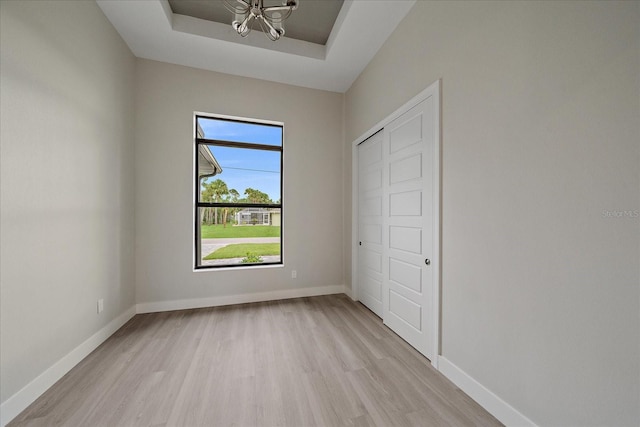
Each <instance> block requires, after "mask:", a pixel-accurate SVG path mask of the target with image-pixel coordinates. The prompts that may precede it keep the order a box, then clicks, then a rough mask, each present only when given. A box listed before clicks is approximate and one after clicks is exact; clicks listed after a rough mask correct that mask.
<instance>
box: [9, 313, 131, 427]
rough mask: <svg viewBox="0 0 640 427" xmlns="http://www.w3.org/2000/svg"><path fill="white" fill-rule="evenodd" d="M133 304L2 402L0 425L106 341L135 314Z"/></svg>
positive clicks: (14, 415)
mask: <svg viewBox="0 0 640 427" xmlns="http://www.w3.org/2000/svg"><path fill="white" fill-rule="evenodd" d="M135 314H136V312H135V306H132V307H131V308H129V309H128V310H127V311H125V312H124V313H122V314H121V315H120V316H118V317H116V318H115V319H113V320H112V321H111V322H109V323H108V324H107V325H106V326H105V327H103V328H102V329H100V330H99V331H98V332H96V333H95V334H93V335H92V336H91V337H89V338H88V339H87V340H86V341H84V342H83V343H82V344H80V345H79V346H77V347H76V348H74V349H73V350H71V352H69V353H68V354H67V355H66V356H64V357H63V358H62V359H60V360H58V361H57V362H56V363H55V364H54V365H53V366H51V367H50V368H48V369H47V370H46V371H44V372H43V373H41V374H40V375H38V376H37V377H36V378H35V379H34V380H33V381H31V382H30V383H29V384H27V385H26V386H24V387H23V388H22V389H21V390H20V391H18V392H17V393H16V394H14V395H13V396H11V397H10V398H8V399H7V400H6V401H4V402H2V405H0V425H1V426H2V427H4V426H5V425H7V424H8V423H9V422H10V421H11V420H12V419H14V418H15V417H16V416H17V415H18V414H19V413H20V412H22V411H24V410H25V409H26V408H27V406H29V405H31V404H32V403H33V402H34V401H35V400H36V399H37V398H38V397H40V396H41V395H42V393H44V392H45V391H47V389H48V388H49V387H51V386H52V385H54V384H55V383H56V381H58V380H59V379H60V378H62V377H63V376H64V375H65V374H66V373H67V372H69V371H70V370H71V369H72V368H73V367H74V366H76V365H77V364H78V363H79V362H80V361H81V360H82V359H84V358H85V357H87V356H88V355H89V354H90V353H91V352H92V351H93V350H95V349H96V348H97V347H98V346H99V345H100V344H102V343H103V342H104V341H106V339H107V338H109V337H110V336H111V335H113V334H114V333H115V332H116V331H117V330H118V329H120V328H121V327H122V326H123V325H124V324H125V323H127V322H128V321H129V319H131V318H132V317H133V316H135Z"/></svg>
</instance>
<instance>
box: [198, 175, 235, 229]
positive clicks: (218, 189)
mask: <svg viewBox="0 0 640 427" xmlns="http://www.w3.org/2000/svg"><path fill="white" fill-rule="evenodd" d="M203 187H204V190H203V191H202V195H201V198H202V201H203V202H209V203H211V202H214V203H220V202H221V201H222V198H223V197H224V196H226V195H227V194H229V189H228V188H227V184H226V183H225V182H224V181H223V180H221V179H216V180H215V181H212V182H207V183H205V184H204V185H203ZM236 193H237V191H236ZM205 216H209V217H208V218H207V219H206V220H205V222H206V223H207V224H211V218H210V212H209V213H208V215H207V214H205ZM213 223H214V224H217V223H218V208H214V209H213Z"/></svg>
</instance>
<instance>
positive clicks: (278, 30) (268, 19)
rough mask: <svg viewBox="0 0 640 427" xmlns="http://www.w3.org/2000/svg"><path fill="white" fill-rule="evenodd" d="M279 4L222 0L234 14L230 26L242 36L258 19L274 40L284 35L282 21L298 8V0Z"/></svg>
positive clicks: (263, 29)
mask: <svg viewBox="0 0 640 427" xmlns="http://www.w3.org/2000/svg"><path fill="white" fill-rule="evenodd" d="M283 1H284V3H283V4H282V5H280V6H268V7H265V6H264V3H263V0H224V5H225V6H226V7H227V9H229V11H230V12H231V13H233V14H234V19H233V22H232V23H231V26H232V27H233V29H234V30H236V32H237V33H238V34H240V35H241V36H242V37H246V36H247V35H248V34H249V33H250V32H251V29H252V24H253V22H254V21H258V23H259V24H260V28H261V29H262V31H263V32H264V33H265V34H266V35H267V37H269V39H271V40H273V41H276V40H278V39H279V38H280V37H281V36H282V35H284V25H283V24H284V21H285V20H286V19H287V18H288V17H289V16H291V12H293V11H294V10H296V9H297V8H298V0H283Z"/></svg>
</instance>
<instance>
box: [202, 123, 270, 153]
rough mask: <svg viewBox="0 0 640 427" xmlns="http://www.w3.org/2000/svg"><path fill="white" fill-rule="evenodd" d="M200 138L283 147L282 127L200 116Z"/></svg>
mask: <svg viewBox="0 0 640 427" xmlns="http://www.w3.org/2000/svg"><path fill="white" fill-rule="evenodd" d="M198 138H204V139H215V140H219V141H232V142H247V143H252V144H264V145H275V146H278V147H282V127H280V126H271V125H261V124H256V123H245V122H234V121H230V120H220V119H212V118H206V117H198Z"/></svg>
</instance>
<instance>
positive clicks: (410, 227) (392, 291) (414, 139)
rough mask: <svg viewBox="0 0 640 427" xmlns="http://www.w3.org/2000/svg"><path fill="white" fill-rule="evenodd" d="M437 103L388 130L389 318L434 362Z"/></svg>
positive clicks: (386, 290)
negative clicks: (433, 261) (433, 262)
mask: <svg viewBox="0 0 640 427" xmlns="http://www.w3.org/2000/svg"><path fill="white" fill-rule="evenodd" d="M435 108H436V105H435V100H434V97H433V96H431V97H429V98H427V99H426V100H425V101H423V102H421V103H420V104H418V105H417V106H415V107H414V108H412V109H411V110H409V111H408V112H406V113H404V114H403V115H402V116H400V117H399V118H398V119H396V120H394V121H393V122H391V123H390V124H389V125H387V126H386V127H385V129H384V138H383V159H382V162H383V164H384V173H383V182H384V184H383V194H384V197H383V212H384V214H383V232H384V234H383V242H382V243H383V247H384V250H383V259H382V261H383V264H384V268H383V270H384V276H383V281H382V291H383V319H384V323H385V324H386V325H387V326H389V328H391V329H392V330H393V331H395V332H396V333H397V334H398V335H400V336H401V337H402V338H403V339H405V340H406V341H407V342H408V343H409V344H411V345H412V346H413V347H415V348H416V349H417V350H418V351H420V352H421V353H422V354H424V355H425V356H426V357H427V358H429V359H431V360H432V357H433V356H434V354H433V352H434V342H433V341H434V340H433V319H434V316H433V310H434V307H433V303H434V301H432V300H433V286H434V277H433V276H434V274H433V267H434V266H433V265H432V263H431V261H432V260H433V259H434V258H435V257H434V255H437V254H434V253H433V252H434V250H435V249H434V248H435V245H434V196H435V197H437V196H438V193H437V192H435V191H434V163H433V162H434V153H435V150H434V144H436V140H435V139H436V138H435V135H436V132H435V131H434V129H435V127H434V126H436V117H437V116H436V114H435Z"/></svg>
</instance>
